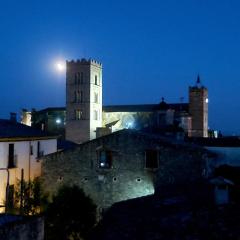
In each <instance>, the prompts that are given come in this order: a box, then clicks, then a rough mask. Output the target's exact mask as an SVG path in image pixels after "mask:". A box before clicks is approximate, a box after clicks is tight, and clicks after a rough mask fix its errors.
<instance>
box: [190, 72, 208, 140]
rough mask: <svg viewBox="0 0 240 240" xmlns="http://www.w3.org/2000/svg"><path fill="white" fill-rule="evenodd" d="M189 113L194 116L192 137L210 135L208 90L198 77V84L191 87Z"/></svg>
mask: <svg viewBox="0 0 240 240" xmlns="http://www.w3.org/2000/svg"><path fill="white" fill-rule="evenodd" d="M189 114H190V115H191V117H192V132H191V136H192V137H208V90H207V88H205V87H204V86H203V85H202V84H201V81H200V77H199V76H198V77H197V82H196V85H195V86H193V87H189Z"/></svg>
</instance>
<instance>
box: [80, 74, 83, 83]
mask: <svg viewBox="0 0 240 240" xmlns="http://www.w3.org/2000/svg"><path fill="white" fill-rule="evenodd" d="M80 83H81V84H83V72H80Z"/></svg>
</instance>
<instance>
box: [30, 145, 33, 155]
mask: <svg viewBox="0 0 240 240" xmlns="http://www.w3.org/2000/svg"><path fill="white" fill-rule="evenodd" d="M30 155H33V146H32V145H30Z"/></svg>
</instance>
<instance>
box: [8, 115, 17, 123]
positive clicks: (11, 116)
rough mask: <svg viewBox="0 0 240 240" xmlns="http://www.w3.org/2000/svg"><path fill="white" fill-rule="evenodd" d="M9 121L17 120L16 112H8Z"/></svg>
mask: <svg viewBox="0 0 240 240" xmlns="http://www.w3.org/2000/svg"><path fill="white" fill-rule="evenodd" d="M10 121H12V122H15V123H16V122H17V114H16V113H14V112H11V113H10Z"/></svg>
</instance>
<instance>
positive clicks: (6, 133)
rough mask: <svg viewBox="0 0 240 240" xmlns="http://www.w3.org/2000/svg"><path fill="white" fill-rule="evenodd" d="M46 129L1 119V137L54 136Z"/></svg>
mask: <svg viewBox="0 0 240 240" xmlns="http://www.w3.org/2000/svg"><path fill="white" fill-rule="evenodd" d="M53 137H54V136H51V135H49V134H47V133H46V132H44V131H41V130H39V129H35V128H32V127H29V126H27V125H24V124H21V123H18V122H14V121H11V120H6V119H0V139H2V138H3V139H6V138H53Z"/></svg>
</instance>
